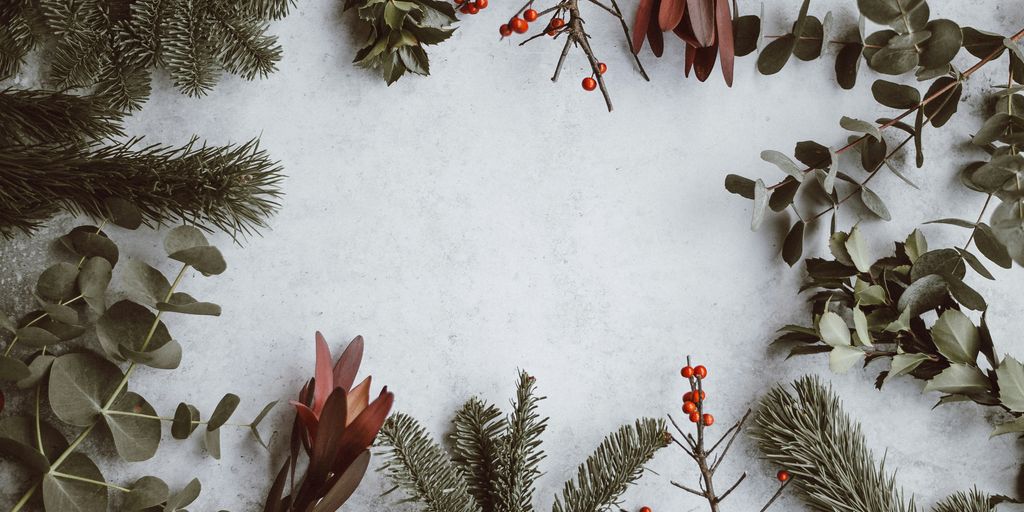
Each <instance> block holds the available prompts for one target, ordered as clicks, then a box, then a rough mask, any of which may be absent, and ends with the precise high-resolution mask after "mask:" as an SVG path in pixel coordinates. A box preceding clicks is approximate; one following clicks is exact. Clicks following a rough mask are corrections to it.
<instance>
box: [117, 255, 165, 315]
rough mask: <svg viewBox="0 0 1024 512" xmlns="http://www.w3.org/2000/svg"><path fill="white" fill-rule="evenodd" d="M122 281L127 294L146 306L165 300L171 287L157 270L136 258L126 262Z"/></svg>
mask: <svg viewBox="0 0 1024 512" xmlns="http://www.w3.org/2000/svg"><path fill="white" fill-rule="evenodd" d="M124 282H125V287H126V288H127V289H128V295H129V296H130V297H131V298H132V299H134V300H136V301H138V302H140V303H142V304H145V305H147V306H155V305H156V303H157V302H162V301H164V300H166V299H167V294H168V293H169V292H170V289H171V283H170V282H169V281H167V278H166V277H164V275H163V274H162V273H161V272H160V271H159V270H157V269H155V268H153V267H151V266H149V265H147V264H145V263H143V262H141V261H138V260H132V261H129V262H128V269H127V271H126V272H125V277H124Z"/></svg>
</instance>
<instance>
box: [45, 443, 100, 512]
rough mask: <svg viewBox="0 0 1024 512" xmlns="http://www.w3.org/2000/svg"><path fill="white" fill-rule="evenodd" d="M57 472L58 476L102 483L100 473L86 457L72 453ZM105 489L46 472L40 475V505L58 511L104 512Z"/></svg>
mask: <svg viewBox="0 0 1024 512" xmlns="http://www.w3.org/2000/svg"><path fill="white" fill-rule="evenodd" d="M57 470H58V471H59V472H60V473H63V474H67V475H73V476H77V477H79V478H85V479H89V480H94V481H97V482H104V480H103V473H100V469H99V468H98V467H96V464H95V463H93V461H92V460H90V459H89V457H86V456H85V455H82V454H81V453H72V454H71V455H69V456H68V458H67V459H64V462H63V463H62V464H61V465H60V467H59V468H57ZM107 501H108V496H107V488H106V487H104V486H102V485H96V484H92V483H88V482H82V481H81V480H72V479H69V478H63V477H61V476H59V475H56V474H53V473H48V474H46V475H44V476H43V506H44V507H46V510H60V511H61V512H65V511H66V512H104V511H106V510H107Z"/></svg>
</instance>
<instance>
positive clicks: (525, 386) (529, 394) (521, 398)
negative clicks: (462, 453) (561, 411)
mask: <svg viewBox="0 0 1024 512" xmlns="http://www.w3.org/2000/svg"><path fill="white" fill-rule="evenodd" d="M536 383H537V379H535V378H533V377H532V376H530V375H529V374H527V373H526V372H525V371H520V372H519V385H518V387H517V389H516V399H515V400H514V401H513V402H512V407H513V412H512V414H511V415H509V417H508V419H507V425H506V427H505V436H504V437H503V438H502V441H501V445H500V446H499V452H498V454H499V455H498V478H497V480H496V481H495V482H494V495H495V497H496V498H497V502H496V503H495V509H494V510H495V511H496V512H530V511H531V510H533V504H532V503H531V502H532V500H533V484H534V481H536V479H537V476H538V475H540V471H539V470H537V465H538V464H539V463H540V461H541V460H543V459H544V452H543V451H542V450H540V445H541V441H540V435H541V433H543V432H544V429H545V428H546V427H547V418H541V417H540V415H538V414H537V403H538V402H539V401H540V400H543V399H544V397H537V396H535V395H534V386H535V385H536Z"/></svg>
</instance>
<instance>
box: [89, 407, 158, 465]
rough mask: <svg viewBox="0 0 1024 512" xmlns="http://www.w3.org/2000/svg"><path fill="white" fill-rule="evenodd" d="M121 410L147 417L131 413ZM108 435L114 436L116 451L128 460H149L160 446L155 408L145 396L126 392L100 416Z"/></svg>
mask: <svg viewBox="0 0 1024 512" xmlns="http://www.w3.org/2000/svg"><path fill="white" fill-rule="evenodd" d="M119 412H121V413H129V414H141V415H145V416H150V417H148V418H146V417H142V416H132V415H125V414H118V413H119ZM103 418H104V420H106V423H107V427H108V428H109V429H110V434H111V436H112V437H113V438H114V447H115V448H117V454H118V455H120V456H121V458H122V459H124V460H126V461H128V462H140V461H144V460H148V459H150V458H151V457H153V454H155V453H156V449H157V446H159V445H160V432H161V424H160V420H159V419H158V418H157V414H156V410H154V409H153V406H152V405H149V402H147V401H146V399H145V398H142V397H141V396H139V395H138V394H136V393H133V392H131V391H127V392H125V393H124V394H122V395H121V396H120V397H118V398H117V400H115V401H114V403H113V404H112V405H111V406H110V409H109V411H107V412H106V413H105V414H104V415H103Z"/></svg>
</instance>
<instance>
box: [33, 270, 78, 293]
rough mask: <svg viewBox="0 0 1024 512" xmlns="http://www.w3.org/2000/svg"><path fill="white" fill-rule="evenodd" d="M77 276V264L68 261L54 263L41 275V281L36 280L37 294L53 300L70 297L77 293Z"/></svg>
mask: <svg viewBox="0 0 1024 512" xmlns="http://www.w3.org/2000/svg"><path fill="white" fill-rule="evenodd" d="M77 278H78V267H77V266H75V265H72V264H71V263H67V262H61V263H57V264H55V265H52V266H50V267H49V268H47V269H46V270H44V271H43V273H42V274H40V275H39V281H38V282H36V295H39V296H40V297H42V298H43V299H46V300H48V301H52V302H60V301H63V300H64V299H70V298H72V297H74V295H75V280H76V279H77Z"/></svg>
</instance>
